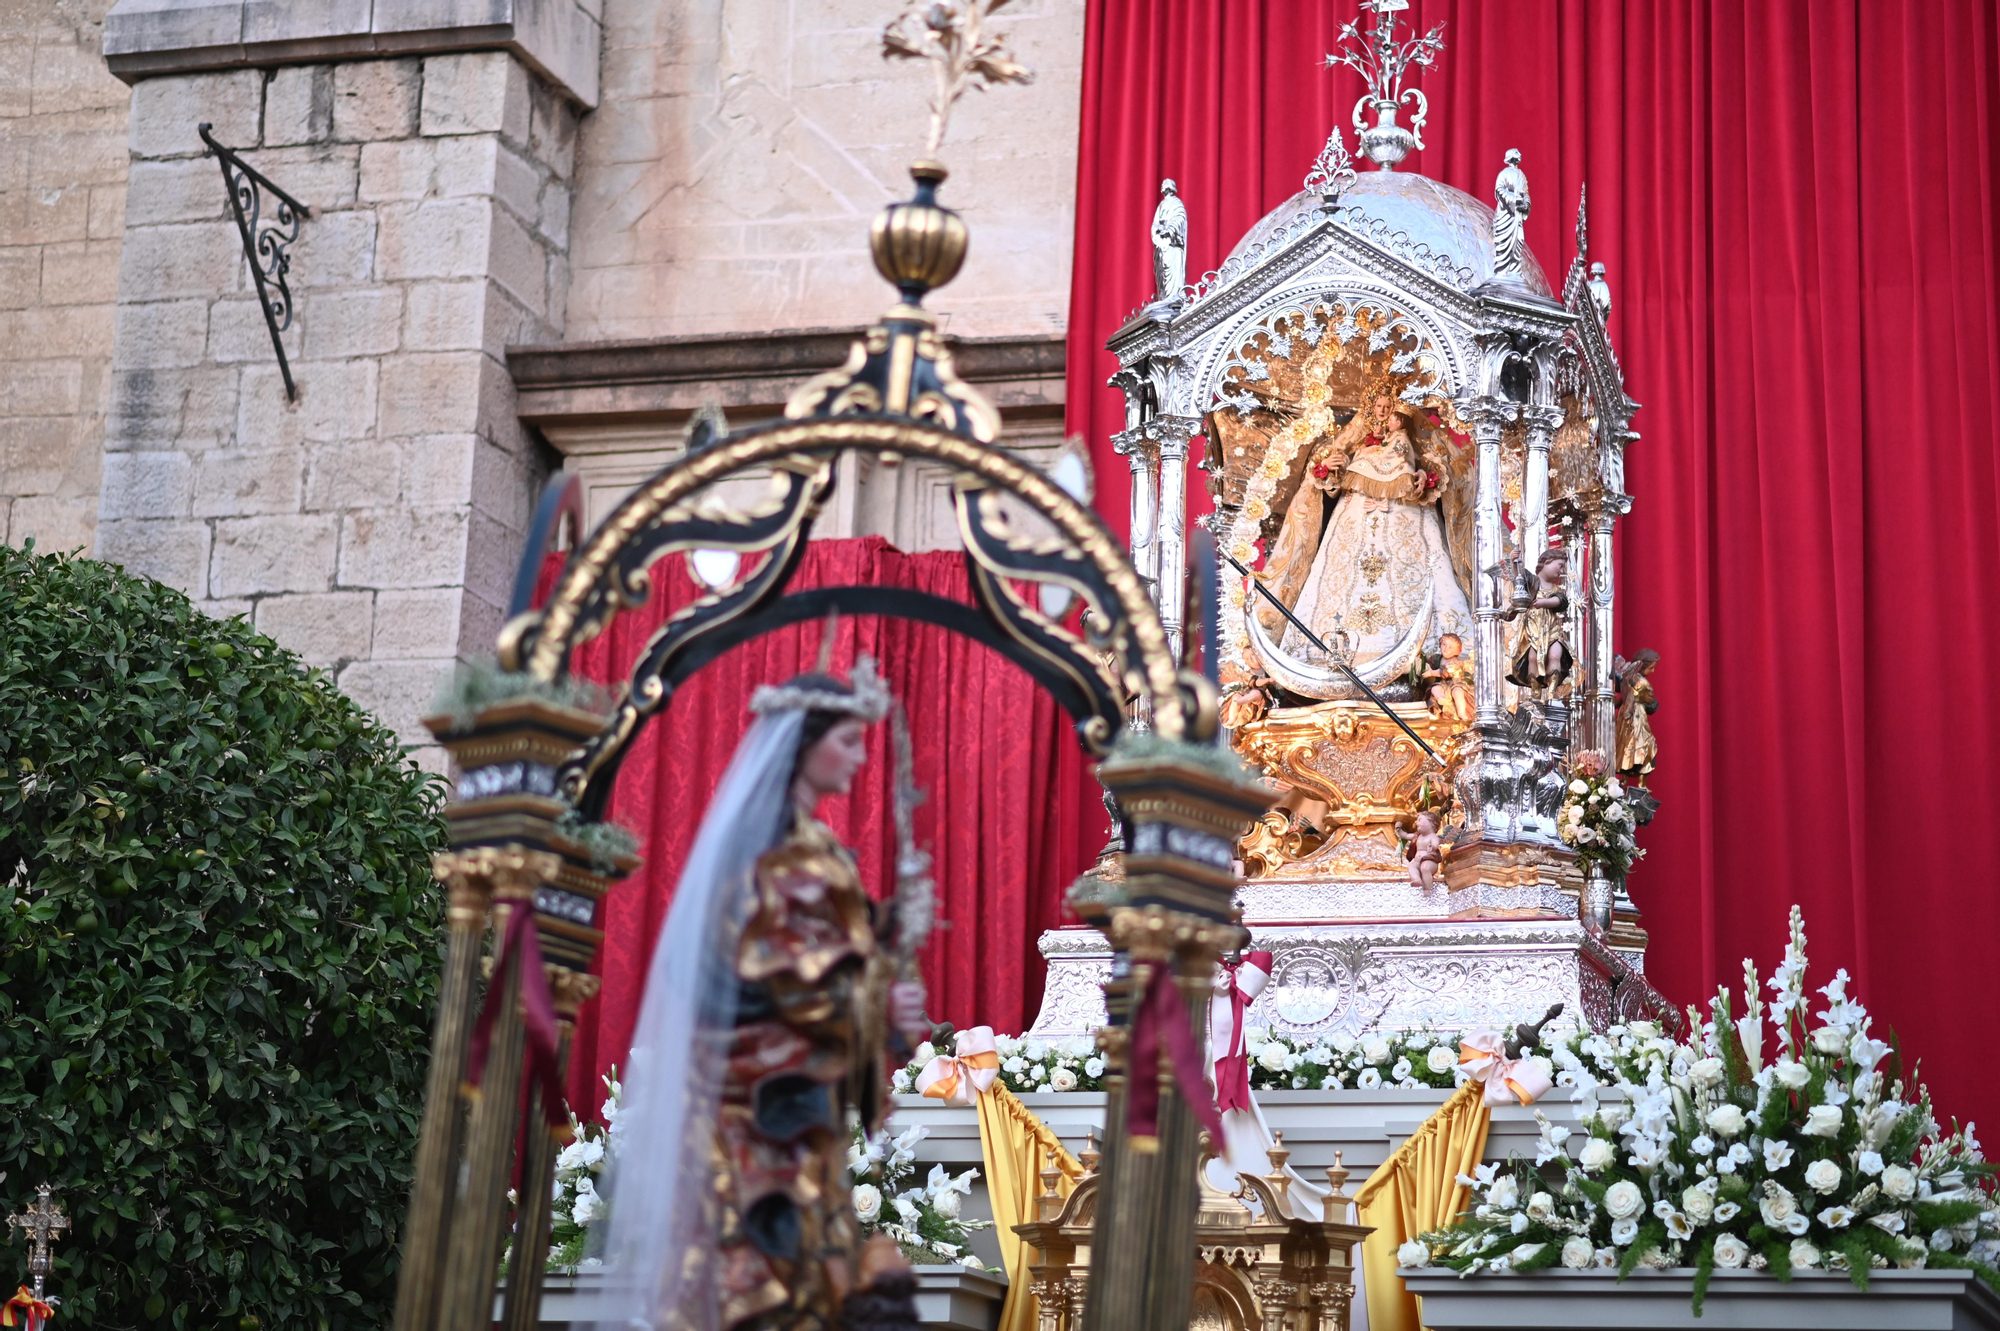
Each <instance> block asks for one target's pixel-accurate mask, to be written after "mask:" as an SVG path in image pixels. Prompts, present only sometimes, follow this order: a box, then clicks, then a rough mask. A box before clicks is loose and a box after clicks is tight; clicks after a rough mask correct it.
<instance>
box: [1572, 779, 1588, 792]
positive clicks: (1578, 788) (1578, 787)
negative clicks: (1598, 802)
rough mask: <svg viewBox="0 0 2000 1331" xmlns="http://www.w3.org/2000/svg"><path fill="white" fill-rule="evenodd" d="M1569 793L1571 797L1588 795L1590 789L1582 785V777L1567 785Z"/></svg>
mask: <svg viewBox="0 0 2000 1331" xmlns="http://www.w3.org/2000/svg"><path fill="white" fill-rule="evenodd" d="M1569 793H1570V794H1572V795H1588V794H1589V793H1590V787H1589V786H1587V785H1585V784H1584V783H1583V778H1582V777H1578V778H1576V779H1575V780H1574V781H1571V782H1570V783H1569Z"/></svg>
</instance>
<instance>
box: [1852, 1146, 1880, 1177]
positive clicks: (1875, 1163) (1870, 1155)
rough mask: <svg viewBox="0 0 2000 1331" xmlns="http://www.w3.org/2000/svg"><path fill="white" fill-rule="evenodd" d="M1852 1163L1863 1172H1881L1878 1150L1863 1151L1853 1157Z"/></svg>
mask: <svg viewBox="0 0 2000 1331" xmlns="http://www.w3.org/2000/svg"><path fill="white" fill-rule="evenodd" d="M1854 1165H1855V1168H1857V1169H1859V1170H1860V1171H1861V1172H1862V1173H1864V1174H1871V1175H1873V1174H1879V1173H1881V1172H1882V1155H1881V1153H1880V1152H1879V1151H1863V1152H1862V1153H1861V1154H1859V1155H1857V1156H1855V1157H1854Z"/></svg>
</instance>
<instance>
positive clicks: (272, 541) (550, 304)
mask: <svg viewBox="0 0 2000 1331" xmlns="http://www.w3.org/2000/svg"><path fill="white" fill-rule="evenodd" d="M204 121H206V122H209V123H211V124H212V125H213V126H214V133H215V135H216V137H217V138H218V139H219V140H221V141H222V142H223V143H225V144H228V145H229V146H230V147H232V148H234V149H236V150H237V151H238V152H240V153H241V154H242V156H243V157H244V159H245V160H246V161H248V162H249V163H250V164H251V165H253V166H254V167H256V168H257V170H259V171H261V172H262V173H263V174H264V175H266V176H268V177H269V178H270V179H272V180H273V181H275V182H277V183H278V184H279V185H280V186H282V187H283V188H284V189H285V190H286V191H287V192H289V193H291V194H292V195H293V196H294V197H296V198H298V199H300V200H301V201H302V202H304V203H305V204H306V205H307V206H308V207H310V208H311V210H312V214H311V216H310V218H309V219H308V220H307V221H306V223H305V225H304V227H303V229H302V232H301V235H300V237H299V239H298V241H297V242H296V243H295V244H294V245H293V246H292V247H291V261H292V266H291V274H290V279H291V290H292V294H293V298H294V307H295V315H294V319H293V323H292V326H291V328H290V329H289V330H288V331H287V332H286V333H285V334H284V342H285V347H286V352H287V356H288V359H289V361H290V363H291V366H292V372H293V375H294V377H295V379H296V380H297V383H298V390H299V393H298V399H297V400H296V401H288V400H287V399H286V396H285V390H284V385H283V381H282V379H281V378H280V375H279V372H278V367H277V365H276V363H275V359H274V357H273V355H272V352H271V347H270V342H269V335H268V333H267V332H266V330H265V328H264V325H263V316H262V314H261V312H260V310H259V309H258V305H257V300H256V292H255V287H254V285H253V283H252V281H251V278H250V274H249V268H248V265H247V263H246V261H245V259H244V256H243V251H242V244H241V241H240V239H239V237H238V234H237V229H236V223H235V220H234V218H233V217H232V216H231V214H230V212H229V208H228V200H227V196H226V194H225V192H224V188H223V182H222V174H221V170H220V168H219V166H218V165H217V163H216V161H215V160H214V159H213V158H211V157H204V156H203V155H202V143H201V140H200V138H199V137H198V136H197V133H196V128H195V127H196V126H197V124H199V123H201V122H204ZM576 134H577V124H576V111H575V109H574V106H573V104H572V103H571V102H569V101H568V100H566V99H564V98H563V97H562V96H560V95H558V94H557V93H556V92H555V91H553V90H552V89H551V88H550V87H549V85H548V84H547V83H546V82H544V81H543V80H542V78H541V77H540V76H538V75H537V74H536V73H535V72H534V71H533V70H531V69H530V68H528V67H527V66H526V65H524V64H523V63H522V62H521V61H520V60H519V59H518V58H517V57H516V56H515V55H513V54H511V53H509V52H506V51H483V52H454V53H447V54H433V55H424V56H405V57H400V58H393V59H376V60H352V61H345V62H341V63H337V64H334V63H328V64H317V65H314V64H307V65H292V66H287V67H284V68H281V69H277V70H275V71H267V70H260V69H233V70H217V71H212V72H202V73H194V74H178V75H162V76H159V77H153V78H145V79H142V80H140V81H139V82H138V83H137V84H136V85H135V86H134V87H133V89H132V101H131V121H130V151H131V160H130V167H129V171H128V172H127V173H126V176H125V179H124V181H123V188H124V191H125V193H124V200H123V203H124V207H123V210H122V211H123V216H124V249H123V258H122V262H121V264H120V266H119V269H118V278H117V286H116V300H115V306H113V307H112V308H110V309H109V310H108V311H107V313H109V314H110V315H111V317H110V318H108V319H107V321H106V322H107V323H108V324H110V325H111V326H112V327H114V328H115V330H116V332H115V338H114V339H111V346H110V356H109V362H110V364H109V371H110V373H109V386H108V421H107V423H106V428H105V433H104V449H103V483H102V491H101V498H100V502H99V506H98V513H97V533H96V535H97V547H96V554H97V555H98V556H99V557H100V558H104V559H109V560H114V561H116V562H118V563H122V564H124V565H125V566H126V567H128V568H130V569H132V570H134V571H135V572H140V573H145V574H148V575H150V576H153V577H157V578H160V579H162V580H163V581H166V582H170V583H173V584H174V585H176V586H179V587H181V588H183V589H184V590H185V591H187V592H188V594H189V595H191V596H193V597H194V598H195V600H196V601H197V602H198V603H200V604H202V605H203V607H204V608H205V609H207V610H209V611H210V612H211V613H215V614H245V615H248V616H249V617H250V618H251V619H252V621H253V622H254V623H256V625H257V626H258V627H259V628H260V629H263V630H264V631H265V632H267V633H269V634H271V635H272V636H273V637H274V638H276V639H277V640H278V641H279V642H281V643H283V644H285V645H286V646H288V647H291V648H293V649H294V650H296V651H298V652H299V653H300V654H301V655H302V656H304V657H305V658H306V660H308V661H309V662H311V663H312V664H314V665H318V666H323V667H325V668H327V669H328V670H330V671H331V672H333V674H334V677H335V679H336V680H337V682H338V683H339V684H340V686H341V687H342V689H344V690H345V691H346V692H347V693H348V694H349V695H350V696H352V697H353V698H354V699H355V700H356V701H358V702H360V703H361V704H363V705H364V706H367V707H369V708H371V709H372V710H374V711H375V712H377V713H378V714H379V715H381V716H382V717H383V718H384V719H385V720H387V721H389V722H390V723H391V724H393V725H394V726H396V728H397V729H398V730H399V731H400V732H401V733H402V734H403V736H404V737H405V739H406V741H407V742H409V743H411V744H422V743H423V742H424V741H425V740H426V739H427V736H426V735H425V733H424V732H423V731H422V729H421V727H420V726H418V724H417V717H418V716H419V715H420V714H421V713H422V712H423V710H424V708H425V707H426V705H427V704H428V703H429V701H430V699H431V696H432V693H433V691H434V690H435V688H436V686H437V683H438V682H439V680H440V679H441V678H442V677H443V676H444V675H446V674H447V673H448V672H449V671H450V670H451V668H452V667H453V665H454V663H455V662H456V661H458V660H461V659H465V658H468V657H471V656H473V655H478V654H483V653H486V652H489V651H491V649H492V644H493V637H494V634H495V632H496V631H497V630H498V628H499V625H500V621H501V619H502V617H503V615H504V613H505V606H506V600H507V596H508V593H509V591H510V588H509V587H508V585H507V578H508V576H509V570H511V568H512V567H513V565H514V562H515V560H516V559H517V558H518V556H519V552H520V546H521V541H522V540H523V533H524V530H525V527H526V524H527V518H528V506H529V503H530V501H531V497H532V495H533V494H534V493H535V491H536V488H537V485H538V483H539V481H540V479H541V476H542V474H543V472H544V471H545V470H546V464H545V462H544V461H543V460H542V459H541V458H540V457H539V456H538V454H537V451H536V448H535V446H534V445H533V444H531V442H530V440H529V438H528V436H527V435H526V433H525V432H524V430H523V429H522V427H521V425H520V423H519V421H518V419H517V416H516V411H515V402H514V388H513V383H512V380H511V379H510V378H509V376H508V374H507V372H506V369H505V366H504V361H503V355H504V349H505V347H506V346H507V345H508V344H510V343H543V342H551V341H554V340H557V339H558V338H560V337H561V335H562V332H563V323H564V313H565V311H564V306H565V302H566V300H567V296H568V290H569V278H568V253H567V247H566V246H567V235H568V229H569V201H570V198H571V195H572V188H571V172H572V166H573V161H574V156H575V143H576ZM49 391H50V392H51V393H53V394H55V395H57V396H60V395H62V394H63V393H65V392H67V391H69V390H68V389H66V388H65V387H64V386H62V385H61V384H58V385H56V386H55V387H54V388H52V389H50V390H49ZM17 395H18V394H17ZM419 760H420V761H423V762H424V763H425V764H426V765H427V766H431V767H434V768H437V769H439V770H442V767H443V761H442V755H441V754H440V753H439V752H437V751H436V750H430V749H424V750H420V751H419Z"/></svg>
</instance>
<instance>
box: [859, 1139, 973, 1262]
mask: <svg viewBox="0 0 2000 1331" xmlns="http://www.w3.org/2000/svg"><path fill="white" fill-rule="evenodd" d="M929 1135H930V1130H929V1129H928V1128H924V1127H921V1126H919V1127H912V1128H906V1129H905V1130H904V1131H903V1132H902V1133H901V1134H900V1135H898V1136H895V1137H891V1136H890V1135H889V1131H888V1129H887V1128H884V1129H883V1130H882V1131H881V1132H879V1133H877V1134H875V1135H874V1136H872V1137H871V1136H869V1135H868V1134H866V1133H864V1132H863V1131H862V1130H861V1125H860V1124H859V1123H856V1124H855V1125H854V1140H853V1141H852V1142H851V1143H849V1145H848V1148H847V1173H848V1176H849V1177H850V1178H851V1179H852V1180H853V1184H852V1193H853V1198H854V1215H855V1218H856V1219H858V1220H859V1221H860V1222H861V1233H862V1235H863V1236H864V1237H865V1236H867V1235H870V1234H876V1233H881V1234H887V1235H888V1236H889V1237H890V1238H892V1239H894V1240H895V1241H896V1246H897V1247H899V1248H901V1249H902V1250H903V1255H904V1256H905V1257H907V1258H909V1259H910V1260H911V1261H912V1262H917V1263H944V1264H951V1263H956V1264H957V1265H960V1266H964V1267H968V1268H970V1269H972V1270H974V1271H985V1270H988V1269H989V1268H988V1267H987V1266H985V1265H984V1264H983V1263H982V1262H981V1261H980V1260H979V1259H978V1258H977V1257H975V1256H973V1255H972V1247H971V1239H972V1233H973V1231H974V1230H980V1229H987V1228H990V1227H991V1226H992V1224H993V1222H992V1221H991V1220H966V1219H964V1218H963V1217H962V1216H961V1215H960V1214H959V1212H960V1209H961V1208H962V1207H963V1205H964V1199H965V1198H966V1197H968V1196H970V1195H971V1194H972V1182H973V1180H974V1179H976V1178H978V1177H979V1171H978V1170H976V1169H968V1170H966V1171H965V1172H964V1173H963V1174H959V1175H956V1176H953V1175H951V1174H949V1173H947V1172H946V1171H945V1167H944V1166H943V1165H932V1166H931V1172H930V1175H929V1176H928V1177H927V1178H926V1179H925V1180H924V1181H923V1182H922V1183H921V1184H918V1185H916V1186H914V1187H906V1186H904V1184H905V1183H906V1182H907V1180H908V1179H909V1177H910V1176H911V1175H912V1174H914V1173H915V1172H916V1163H915V1162H916V1148H917V1143H918V1142H920V1141H922V1140H923V1139H924V1138H925V1137H927V1136H929Z"/></svg>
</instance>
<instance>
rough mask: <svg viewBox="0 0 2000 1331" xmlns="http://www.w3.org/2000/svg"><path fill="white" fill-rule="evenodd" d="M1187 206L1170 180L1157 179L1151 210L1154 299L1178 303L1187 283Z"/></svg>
mask: <svg viewBox="0 0 2000 1331" xmlns="http://www.w3.org/2000/svg"><path fill="white" fill-rule="evenodd" d="M1187 231H1188V216H1187V208H1186V206H1185V205H1183V204H1182V203H1181V201H1180V191H1179V190H1178V189H1176V188H1175V187H1174V182H1173V181H1171V180H1162V181H1161V182H1160V206H1159V207H1157V208H1155V209H1154V210H1153V301H1154V303H1155V304H1162V305H1178V304H1179V303H1180V300H1181V295H1182V288H1183V287H1185V286H1186V285H1187Z"/></svg>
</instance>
